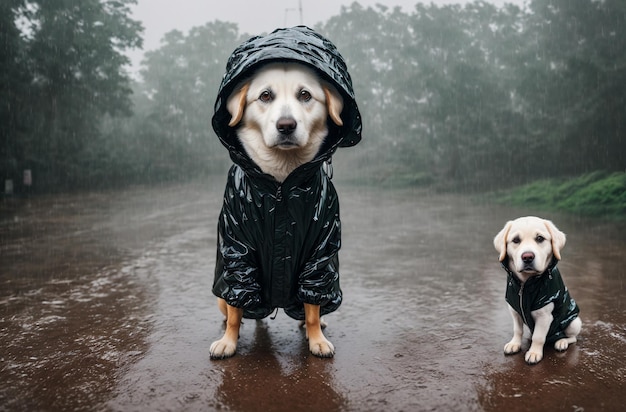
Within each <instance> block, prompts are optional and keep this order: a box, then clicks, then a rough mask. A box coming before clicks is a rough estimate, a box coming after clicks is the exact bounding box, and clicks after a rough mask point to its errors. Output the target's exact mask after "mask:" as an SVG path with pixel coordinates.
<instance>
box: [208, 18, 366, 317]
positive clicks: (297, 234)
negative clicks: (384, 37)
mask: <svg viewBox="0 0 626 412" xmlns="http://www.w3.org/2000/svg"><path fill="white" fill-rule="evenodd" d="M280 61H288V62H298V63H301V64H305V65H307V66H309V67H312V68H313V69H314V70H315V71H316V72H317V73H318V74H319V75H320V76H321V77H322V78H324V79H325V80H326V81H328V82H330V83H331V84H333V85H334V86H335V88H336V89H337V90H338V91H339V92H340V93H341V95H342V96H343V99H344V108H343V111H342V113H341V119H342V120H343V123H344V124H343V126H341V127H339V126H336V125H335V124H334V123H333V122H332V121H330V120H329V121H328V129H329V134H328V136H327V137H326V139H325V141H324V144H323V146H322V148H321V150H320V152H319V153H318V154H317V155H316V157H315V158H314V159H313V160H312V161H311V162H309V163H306V164H304V165H302V166H300V167H298V168H297V169H296V170H295V171H293V172H292V173H291V174H290V175H289V176H288V177H287V178H286V179H285V181H284V182H282V183H280V182H278V181H276V180H275V179H274V178H273V177H272V176H270V175H267V174H265V173H263V172H262V171H261V169H260V168H259V167H258V166H257V165H256V164H255V163H254V162H253V161H252V160H251V159H250V158H249V157H248V156H247V154H246V153H245V150H244V149H243V147H242V146H241V144H240V142H239V140H238V139H237V135H236V128H232V127H229V126H228V122H229V121H230V114H229V113H228V110H227V109H226V100H227V99H228V96H229V95H230V94H231V93H232V91H233V89H234V88H235V87H236V86H237V84H239V83H240V82H242V81H243V80H245V79H247V78H248V77H250V76H251V75H252V74H253V73H254V71H255V70H257V69H258V68H259V67H261V66H263V65H265V64H267V63H270V62H280ZM212 124H213V129H214V130H215V132H216V133H217V135H218V137H219V138H220V141H221V142H222V144H223V145H224V146H225V147H226V148H227V149H228V151H229V153H230V157H231V159H232V160H233V162H234V163H235V164H234V165H233V166H232V167H231V169H230V171H229V173H228V180H227V183H226V189H225V192H224V204H223V206H222V210H221V213H220V217H219V222H218V245H217V263H216V267H215V278H214V283H213V293H214V294H215V295H216V296H218V297H220V298H223V299H224V300H226V302H227V303H228V304H229V305H231V306H235V307H238V308H243V309H244V317H246V318H255V319H260V318H264V317H266V316H268V315H269V314H271V313H272V312H273V310H274V309H275V308H284V310H285V312H286V313H287V315H289V316H290V317H292V318H294V319H299V320H302V319H304V306H303V304H304V303H310V304H316V305H320V311H321V314H322V315H323V314H327V313H330V312H333V311H334V310H336V309H337V308H338V307H339V305H340V304H341V301H342V293H341V288H340V286H339V258H338V252H339V248H340V246H341V222H340V219H339V201H338V199H337V193H336V191H335V188H334V186H333V184H332V182H331V180H330V179H331V177H332V167H331V157H332V155H333V154H334V152H335V151H336V150H337V148H338V147H349V146H353V145H355V144H357V143H358V142H359V141H360V139H361V117H360V114H359V110H358V107H357V104H356V101H355V98H354V92H353V89H352V81H351V79H350V75H349V74H348V71H347V68H346V65H345V63H344V60H343V58H342V56H341V55H340V54H339V52H338V51H337V49H336V48H335V46H334V45H333V44H332V43H331V42H330V41H328V40H327V39H325V38H324V37H322V36H320V35H319V34H317V33H316V32H314V31H313V30H311V29H309V28H307V27H304V26H299V27H294V28H289V29H279V30H276V31H274V32H273V33H271V34H269V35H267V36H263V37H253V38H251V39H250V40H248V41H246V42H244V43H243V44H242V45H240V46H239V47H238V48H237V49H235V51H234V52H233V53H232V55H231V56H230V58H229V60H228V63H227V65H226V73H225V75H224V78H223V79H222V83H221V85H220V89H219V92H218V96H217V100H216V103H215V114H214V115H213V120H212Z"/></svg>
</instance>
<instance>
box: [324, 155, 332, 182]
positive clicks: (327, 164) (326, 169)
mask: <svg viewBox="0 0 626 412" xmlns="http://www.w3.org/2000/svg"><path fill="white" fill-rule="evenodd" d="M322 170H323V171H324V173H325V174H326V176H328V178H329V179H332V178H333V158H332V157H329V158H328V160H325V161H324V163H322Z"/></svg>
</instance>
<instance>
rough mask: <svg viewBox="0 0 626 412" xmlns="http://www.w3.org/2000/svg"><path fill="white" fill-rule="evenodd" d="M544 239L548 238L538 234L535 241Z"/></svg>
mask: <svg viewBox="0 0 626 412" xmlns="http://www.w3.org/2000/svg"><path fill="white" fill-rule="evenodd" d="M544 240H546V238H545V237H543V236H541V235H537V237H536V238H535V242H537V243H542V242H543V241H544Z"/></svg>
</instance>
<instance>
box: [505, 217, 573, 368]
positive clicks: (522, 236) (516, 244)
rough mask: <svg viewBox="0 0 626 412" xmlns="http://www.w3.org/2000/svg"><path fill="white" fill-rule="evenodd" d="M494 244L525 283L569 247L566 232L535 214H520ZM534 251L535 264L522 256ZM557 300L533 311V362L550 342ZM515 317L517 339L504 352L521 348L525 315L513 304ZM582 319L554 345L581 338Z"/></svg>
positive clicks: (530, 360)
mask: <svg viewBox="0 0 626 412" xmlns="http://www.w3.org/2000/svg"><path fill="white" fill-rule="evenodd" d="M493 245H494V247H495V249H496V250H497V251H498V252H499V260H500V261H501V262H502V261H503V260H504V259H505V258H506V257H507V256H508V258H509V261H508V265H509V268H510V269H511V271H512V272H513V273H514V274H515V276H517V278H518V279H519V280H520V281H521V282H522V283H523V282H526V281H527V280H528V279H529V278H530V277H531V276H537V275H540V274H542V273H543V272H545V270H546V269H547V268H548V265H549V264H550V262H551V261H552V257H553V256H554V257H555V258H557V259H558V260H561V249H563V247H564V246H565V233H563V232H561V231H560V230H559V229H558V228H557V227H556V226H555V225H554V223H552V222H551V221H549V220H546V219H541V218H538V217H535V216H526V217H520V218H518V219H515V220H512V221H508V222H507V223H506V224H505V225H504V227H503V228H502V230H500V232H499V233H498V234H497V235H496V236H495V237H494V239H493ZM527 253H532V255H533V256H534V259H533V262H532V264H525V263H524V261H523V259H522V256H523V255H524V254H527ZM553 310H554V303H549V304H547V305H546V306H544V307H542V308H540V309H537V310H535V311H532V312H531V315H532V317H533V319H534V321H535V330H534V332H533V335H532V343H531V346H530V349H529V350H528V352H526V355H525V356H524V358H525V360H526V362H527V363H529V364H535V363H539V362H540V361H541V360H542V359H543V346H544V344H545V341H546V336H547V334H548V330H549V329H550V324H551V323H552V320H553V316H552V311H553ZM509 311H510V312H511V317H512V318H513V338H512V339H511V340H510V341H509V342H508V343H507V344H506V345H504V353H505V354H507V355H512V354H514V353H517V352H519V351H520V350H521V347H522V335H523V330H524V323H523V320H522V317H521V316H520V315H519V314H518V313H517V312H516V311H515V310H514V309H513V308H512V307H510V306H509ZM581 327H582V321H581V320H580V318H578V317H577V318H576V319H574V320H573V321H572V322H571V323H570V324H569V326H568V327H567V328H566V329H565V334H566V335H567V337H566V338H563V339H559V340H558V341H556V342H555V344H554V348H555V349H556V350H558V351H564V350H566V349H567V348H568V346H569V345H570V344H572V343H574V342H576V340H577V338H576V337H577V336H578V334H579V333H580V330H581Z"/></svg>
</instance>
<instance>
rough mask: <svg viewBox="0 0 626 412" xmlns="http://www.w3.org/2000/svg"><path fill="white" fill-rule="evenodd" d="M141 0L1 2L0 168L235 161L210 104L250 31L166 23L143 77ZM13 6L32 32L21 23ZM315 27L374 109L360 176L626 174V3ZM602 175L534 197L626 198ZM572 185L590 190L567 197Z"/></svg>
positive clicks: (409, 179) (145, 168) (375, 16)
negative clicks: (135, 15)
mask: <svg viewBox="0 0 626 412" xmlns="http://www.w3.org/2000/svg"><path fill="white" fill-rule="evenodd" d="M133 3H135V0H119V1H108V0H58V1H47V0H46V1H44V0H29V1H27V0H6V1H3V2H2V3H1V5H0V41H2V44H3V45H6V47H4V48H0V93H2V98H1V99H0V139H1V140H0V182H1V179H2V178H6V177H8V176H15V175H19V173H21V170H22V169H24V168H33V169H35V171H34V172H35V182H38V183H41V181H42V179H44V180H47V182H48V186H47V187H49V188H50V187H54V188H59V187H69V186H76V185H79V186H86V185H94V183H95V184H98V185H104V184H107V185H112V184H123V183H132V182H150V181H158V180H162V179H181V178H186V177H192V176H196V175H198V174H205V173H209V172H211V171H214V170H220V169H223V168H224V167H225V165H226V162H227V161H228V156H227V153H226V151H225V150H224V148H223V147H222V146H221V145H220V143H219V141H218V139H217V138H216V136H215V135H214V134H213V131H212V128H211V124H210V118H211V115H212V108H213V103H214V99H215V95H216V91H217V87H218V85H219V82H220V79H221V76H222V74H223V70H224V67H225V64H226V60H227V58H228V56H229V54H230V53H231V51H232V50H233V49H234V47H235V46H236V45H237V44H239V43H240V42H241V41H242V40H244V37H243V36H242V35H241V34H240V33H239V32H238V29H237V26H236V25H234V24H232V23H225V22H219V21H215V22H210V23H207V24H205V25H203V26H200V27H194V28H192V29H191V30H190V31H189V32H188V33H182V32H180V31H177V30H174V31H171V32H169V33H167V34H166V35H165V36H164V38H163V39H162V43H161V46H160V47H159V48H158V49H156V50H151V51H148V52H147V53H146V54H145V59H144V61H143V63H142V72H141V76H142V78H141V80H140V81H138V82H137V83H134V84H131V83H130V81H129V78H128V76H127V75H126V73H125V71H124V67H125V64H126V63H127V62H128V60H127V58H126V57H125V56H124V51H125V50H127V49H129V48H132V47H138V46H140V44H141V38H140V34H141V26H140V24H139V23H138V22H135V21H133V20H131V19H130V18H129V17H128V16H129V15H130V13H129V5H131V4H133ZM18 20H19V21H22V22H27V23H28V26H27V27H28V30H26V31H25V32H24V31H23V32H22V33H20V31H19V30H18V28H17V26H16V21H18ZM316 29H317V30H318V31H320V32H321V33H323V34H324V35H326V36H327V37H329V38H330V39H331V40H332V41H333V42H334V43H335V44H336V45H337V46H338V48H339V50H340V51H341V52H342V54H343V55H344V57H345V58H346V61H347V63H348V66H349V70H350V73H351V75H352V79H353V83H354V89H355V93H356V96H357V99H358V103H359V107H360V109H361V113H362V115H363V125H364V129H363V130H364V131H363V137H364V138H363V142H362V143H361V144H359V145H358V146H356V147H355V148H354V149H350V150H346V151H343V150H340V151H339V153H338V154H337V156H341V162H337V167H338V170H341V171H342V173H344V171H345V172H348V173H350V174H351V176H348V178H352V177H353V176H354V177H355V178H357V179H358V180H365V181H369V182H374V183H380V184H390V183H393V184H394V185H395V184H402V185H404V184H411V185H436V186H437V187H439V188H457V189H458V188H462V189H477V190H481V189H488V190H492V189H497V188H501V187H503V186H505V185H506V186H511V185H513V186H517V185H523V184H525V183H528V182H531V181H533V180H537V179H545V178H557V179H558V178H559V177H561V176H575V175H580V174H583V173H588V172H590V171H593V170H599V169H603V170H607V171H608V172H616V171H623V170H624V166H625V165H626V136H625V134H626V124H625V122H626V54H624V53H623V50H625V49H626V3H625V2H624V1H623V0H604V1H594V0H531V1H530V2H528V7H527V8H526V9H520V8H519V7H517V6H513V5H505V6H504V7H500V8H497V7H495V6H493V5H492V4H490V3H487V2H484V1H474V2H473V3H469V4H466V5H464V6H461V5H445V6H437V5H435V4H433V3H429V4H426V3H417V4H416V5H415V6H414V8H413V9H412V10H411V11H403V10H402V9H401V8H393V9H391V8H387V7H384V6H381V5H377V6H376V7H373V8H372V7H363V6H361V5H360V4H359V3H352V5H350V6H349V7H344V8H342V10H341V12H340V14H339V15H337V16H334V17H332V18H331V19H329V20H328V21H326V22H323V23H321V24H319V25H318V26H317V27H316ZM131 112H132V115H131ZM344 152H345V154H344ZM344 163H345V164H344ZM587 178H588V179H591V177H589V176H588V177H587ZM605 183H606V182H605ZM596 184H597V183H596V180H593V184H591V183H585V182H584V181H579V180H576V181H569V182H568V183H567V184H564V185H559V187H558V190H556V191H553V190H547V189H546V188H545V183H544V182H540V183H537V186H536V187H532V188H531V189H532V190H529V191H528V193H527V196H528V199H527V200H528V201H531V202H532V201H533V199H534V201H536V202H537V203H538V204H541V203H542V202H544V201H545V199H553V198H555V197H556V198H558V199H561V200H559V201H556V200H555V201H554V202H553V203H554V204H558V205H561V207H565V208H578V209H584V208H586V207H587V206H584V205H586V204H594V203H596V204H601V203H602V202H599V201H598V199H597V198H594V196H596V195H598V194H605V195H606V196H608V197H609V198H610V199H614V198H619V196H618V195H617V194H615V193H614V192H613V191H611V190H609V186H603V187H602V189H601V190H598V191H591V190H592V189H591V188H592V187H595V185H596ZM607 184H608V183H607ZM576 185H584V187H585V189H586V190H588V191H590V192H588V193H587V192H583V191H582V189H581V188H580V187H578V186H576ZM618 187H619V186H618ZM544 189H545V190H544ZM594 190H595V189H594ZM616 190H617V189H616ZM570 191H571V192H575V193H577V195H576V196H575V198H576V199H579V200H580V199H587V200H585V202H583V203H580V204H579V203H576V204H573V203H571V202H573V200H571V199H573V198H571V197H568V196H569V195H570ZM565 198H567V199H570V202H569V203H568V202H564V201H562V199H565ZM593 199H595V202H594V201H592V200H593ZM551 202H552V200H551ZM578 209H577V210H578ZM568 210H569V209H568Z"/></svg>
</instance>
